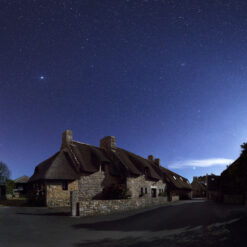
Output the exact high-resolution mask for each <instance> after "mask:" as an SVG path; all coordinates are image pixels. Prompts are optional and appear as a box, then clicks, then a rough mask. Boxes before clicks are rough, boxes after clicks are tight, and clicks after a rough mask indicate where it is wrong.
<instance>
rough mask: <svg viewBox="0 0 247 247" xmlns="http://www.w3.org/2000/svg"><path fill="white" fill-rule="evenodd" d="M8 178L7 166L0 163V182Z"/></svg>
mask: <svg viewBox="0 0 247 247" xmlns="http://www.w3.org/2000/svg"><path fill="white" fill-rule="evenodd" d="M9 177H10V170H9V168H8V166H7V165H6V164H5V163H3V162H2V161H0V180H1V179H2V180H5V179H7V178H9Z"/></svg>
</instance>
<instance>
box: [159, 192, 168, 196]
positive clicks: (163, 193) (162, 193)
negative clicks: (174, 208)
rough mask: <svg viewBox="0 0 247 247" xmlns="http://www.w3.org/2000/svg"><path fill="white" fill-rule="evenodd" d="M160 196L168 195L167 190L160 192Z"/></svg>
mask: <svg viewBox="0 0 247 247" xmlns="http://www.w3.org/2000/svg"><path fill="white" fill-rule="evenodd" d="M159 196H167V195H166V192H164V191H162V192H160V193H159Z"/></svg>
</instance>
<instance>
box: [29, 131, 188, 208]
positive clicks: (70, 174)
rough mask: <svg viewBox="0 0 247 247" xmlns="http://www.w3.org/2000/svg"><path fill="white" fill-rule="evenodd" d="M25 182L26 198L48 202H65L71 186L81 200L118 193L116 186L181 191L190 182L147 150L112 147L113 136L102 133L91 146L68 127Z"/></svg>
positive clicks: (152, 192)
mask: <svg viewBox="0 0 247 247" xmlns="http://www.w3.org/2000/svg"><path fill="white" fill-rule="evenodd" d="M173 176H174V177H176V179H178V180H180V181H179V182H176V181H175V180H174V178H173ZM171 180H173V181H171ZM174 181H175V183H174ZM29 184H30V193H29V195H30V197H31V199H32V200H33V201H36V202H39V203H40V204H42V205H47V206H50V207H55V206H69V205H70V192H71V191H73V190H77V191H78V196H79V197H80V199H81V200H90V199H108V198H109V195H110V197H112V196H115V198H116V199H118V198H117V197H116V193H120V192H124V197H130V198H139V197H158V196H159V195H165V193H167V190H168V187H169V189H170V191H169V193H171V191H172V190H174V193H176V192H177V191H179V192H180V193H181V194H182V191H183V189H185V192H186V193H187V192H188V190H189V186H190V185H189V182H188V180H187V179H185V178H182V177H181V176H179V175H177V174H175V173H172V172H171V171H169V170H167V169H165V168H162V167H161V166H160V160H159V159H154V158H153V156H152V155H150V156H149V157H148V159H145V158H143V157H140V156H138V155H136V154H134V153H131V152H129V151H126V150H124V149H122V148H119V147H117V146H116V139H115V137H113V136H107V137H104V138H103V139H102V140H101V141H100V147H96V146H93V145H88V144H85V143H82V142H78V141H74V140H73V138H72V131H71V130H66V131H65V132H64V133H63V134H62V145H61V148H60V151H59V152H57V153H56V154H54V155H53V156H52V157H50V158H49V159H47V160H45V161H43V162H42V163H40V164H39V165H38V166H37V167H36V168H35V171H34V174H33V176H32V177H31V178H30V180H29ZM174 184H176V186H177V187H176V186H174ZM119 188H120V189H119ZM109 192H110V193H109ZM114 193H115V195H114ZM110 199H112V198H110Z"/></svg>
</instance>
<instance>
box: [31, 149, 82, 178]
mask: <svg viewBox="0 0 247 247" xmlns="http://www.w3.org/2000/svg"><path fill="white" fill-rule="evenodd" d="M77 177H78V174H77V173H76V171H75V169H74V168H73V162H72V160H71V159H70V157H69V154H68V151H67V150H62V151H60V152H57V153H56V154H54V155H53V156H52V157H50V158H49V159H47V160H45V161H43V162H42V163H40V164H39V165H38V166H36V168H35V171H34V174H33V176H32V177H31V178H30V179H29V181H30V182H33V181H36V180H49V179H57V180H74V179H76V178H77Z"/></svg>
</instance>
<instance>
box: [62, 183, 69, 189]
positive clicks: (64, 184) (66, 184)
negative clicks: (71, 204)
mask: <svg viewBox="0 0 247 247" xmlns="http://www.w3.org/2000/svg"><path fill="white" fill-rule="evenodd" d="M62 188H63V190H68V182H63V183H62Z"/></svg>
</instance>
